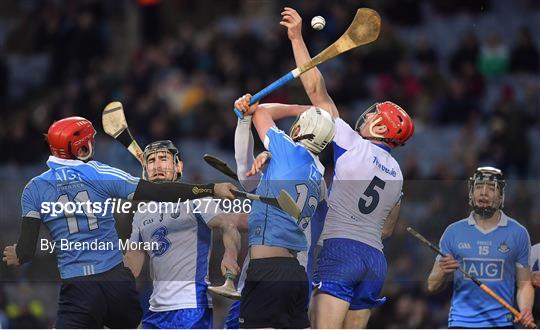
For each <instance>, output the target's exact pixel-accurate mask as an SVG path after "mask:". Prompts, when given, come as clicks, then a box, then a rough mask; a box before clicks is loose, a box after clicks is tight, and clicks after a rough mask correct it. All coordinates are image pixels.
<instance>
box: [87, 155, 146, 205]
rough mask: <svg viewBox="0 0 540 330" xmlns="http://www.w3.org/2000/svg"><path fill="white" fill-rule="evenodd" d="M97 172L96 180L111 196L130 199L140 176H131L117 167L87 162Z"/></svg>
mask: <svg viewBox="0 0 540 330" xmlns="http://www.w3.org/2000/svg"><path fill="white" fill-rule="evenodd" d="M88 165H90V166H91V167H92V168H93V169H94V170H95V171H96V174H97V181H99V185H100V186H101V187H102V188H103V190H105V192H106V193H107V194H108V195H110V196H111V197H116V198H122V199H132V198H133V194H134V193H135V190H137V185H138V184H139V180H140V178H137V177H134V176H131V174H129V173H127V172H124V171H122V170H120V169H118V168H115V167H111V166H109V165H105V164H102V163H99V162H95V161H92V162H88Z"/></svg>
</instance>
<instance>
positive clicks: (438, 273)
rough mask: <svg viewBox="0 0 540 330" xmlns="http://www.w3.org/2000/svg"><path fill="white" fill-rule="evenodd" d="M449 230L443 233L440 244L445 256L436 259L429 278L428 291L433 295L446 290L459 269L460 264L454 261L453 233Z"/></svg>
mask: <svg viewBox="0 0 540 330" xmlns="http://www.w3.org/2000/svg"><path fill="white" fill-rule="evenodd" d="M448 229H449V228H447V229H446V231H445V232H444V233H443V235H442V237H441V241H440V244H439V247H440V249H441V251H442V252H443V253H444V254H445V256H444V257H437V258H436V260H435V263H434V264H433V268H432V270H431V273H430V274H429V277H428V291H429V292H431V293H436V292H438V291H440V290H442V289H444V287H446V285H447V284H448V282H449V281H450V279H451V277H452V275H453V274H454V272H455V271H456V270H457V269H458V268H459V262H458V261H457V260H456V259H454V257H453V256H452V253H451V251H452V249H451V243H450V242H452V233H449V230H448Z"/></svg>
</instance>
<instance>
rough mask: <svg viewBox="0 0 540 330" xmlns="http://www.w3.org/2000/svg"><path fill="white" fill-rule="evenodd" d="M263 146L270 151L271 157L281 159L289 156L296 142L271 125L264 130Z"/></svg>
mask: <svg viewBox="0 0 540 330" xmlns="http://www.w3.org/2000/svg"><path fill="white" fill-rule="evenodd" d="M264 147H265V148H266V150H268V151H270V152H271V153H272V157H276V159H282V157H283V158H286V157H289V156H290V155H291V153H292V152H294V150H295V147H296V144H295V143H294V141H293V140H292V139H291V137H290V136H288V135H287V134H285V132H283V131H282V130H280V129H279V128H277V127H276V126H272V127H270V128H269V129H268V131H267V132H266V136H265V138H264Z"/></svg>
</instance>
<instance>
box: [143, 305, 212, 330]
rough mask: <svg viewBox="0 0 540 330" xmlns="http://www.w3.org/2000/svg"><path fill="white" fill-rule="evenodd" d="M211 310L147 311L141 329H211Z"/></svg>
mask: <svg viewBox="0 0 540 330" xmlns="http://www.w3.org/2000/svg"><path fill="white" fill-rule="evenodd" d="M212 319H213V313H212V308H184V309H177V310H173V311H166V312H152V311H148V312H147V313H146V314H145V315H144V319H143V320H142V328H143V329H212V328H213V320H212Z"/></svg>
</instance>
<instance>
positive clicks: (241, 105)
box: [234, 94, 259, 116]
mask: <svg viewBox="0 0 540 330" xmlns="http://www.w3.org/2000/svg"><path fill="white" fill-rule="evenodd" d="M250 101H251V94H244V95H243V96H242V97H239V98H238V99H236V101H234V107H235V108H236V109H238V110H240V111H242V113H243V114H244V116H251V115H252V114H253V113H254V112H255V111H257V108H258V106H259V102H257V103H255V104H253V105H252V106H250V105H249V102H250Z"/></svg>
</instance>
